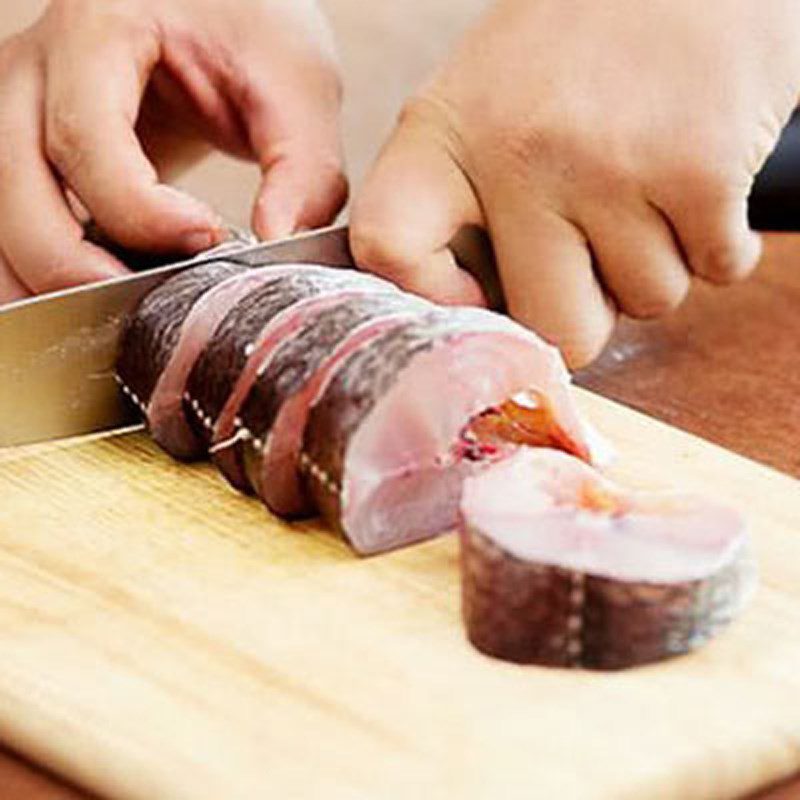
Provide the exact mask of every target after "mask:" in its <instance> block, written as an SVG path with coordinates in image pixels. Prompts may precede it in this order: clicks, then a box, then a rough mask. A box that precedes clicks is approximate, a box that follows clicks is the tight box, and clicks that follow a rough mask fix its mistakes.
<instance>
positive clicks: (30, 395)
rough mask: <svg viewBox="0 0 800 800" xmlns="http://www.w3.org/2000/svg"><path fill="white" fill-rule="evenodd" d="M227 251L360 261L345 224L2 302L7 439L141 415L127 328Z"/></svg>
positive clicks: (23, 440) (268, 258) (256, 263)
mask: <svg viewBox="0 0 800 800" xmlns="http://www.w3.org/2000/svg"><path fill="white" fill-rule="evenodd" d="M218 259H225V260H226V261H235V262H237V263H240V264H244V265H247V266H251V267H268V266H269V265H270V264H276V263H291V262H298V263H317V264H326V265H329V266H334V267H352V266H353V260H352V258H351V256H350V250H349V247H348V244H347V229H346V228H345V227H344V226H338V227H333V228H325V229H322V230H318V231H313V232H311V233H307V234H301V235H299V236H296V237H293V238H291V239H285V240H282V241H278V242H269V243H265V244H256V245H247V246H241V245H240V246H238V247H235V248H232V249H229V250H226V251H224V252H217V251H213V252H210V253H208V254H202V255H200V256H199V257H197V258H193V259H189V260H184V261H181V262H179V263H175V264H169V265H167V266H164V267H159V268H156V269H151V270H148V271H146V272H140V273H137V274H135V275H130V276H125V277H122V278H117V279H114V280H111V281H108V282H104V283H102V284H95V285H93V286H88V287H78V288H75V289H68V290H66V291H63V292H58V293H55V294H50V295H44V296H41V297H35V298H31V299H27V300H22V301H20V302H17V303H13V304H11V305H8V306H6V307H4V308H0V447H11V446H14V445H19V444H30V443H33V442H40V441H45V440H48V439H57V438H62V437H67V436H77V435H80V434H85V433H92V432H95V431H102V430H106V429H108V428H114V427H119V426H122V425H126V424H129V423H132V422H134V421H135V420H134V418H133V416H132V415H131V413H130V410H129V409H128V408H127V407H126V405H125V404H123V403H122V402H121V400H120V397H119V391H118V387H117V385H116V382H115V381H114V378H113V370H114V362H115V360H116V357H117V346H118V342H119V335H120V332H121V330H122V326H123V324H124V321H125V317H126V315H127V314H129V313H130V312H131V311H132V310H133V308H134V307H135V306H136V304H137V303H138V302H139V300H140V299H141V298H142V297H143V296H144V295H145V294H146V293H147V292H148V291H150V290H151V289H152V288H153V287H154V286H156V285H157V284H158V283H160V282H161V281H163V280H165V279H166V278H168V277H170V276H171V275H174V274H175V273H177V272H179V271H180V270H183V269H186V268H188V267H190V266H197V265H199V264H203V263H207V262H209V261H215V260H218Z"/></svg>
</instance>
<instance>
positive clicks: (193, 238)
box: [183, 231, 218, 253]
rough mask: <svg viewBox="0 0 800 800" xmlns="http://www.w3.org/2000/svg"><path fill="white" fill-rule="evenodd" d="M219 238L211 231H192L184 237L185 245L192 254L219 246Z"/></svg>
mask: <svg viewBox="0 0 800 800" xmlns="http://www.w3.org/2000/svg"><path fill="white" fill-rule="evenodd" d="M217 241H218V237H217V236H215V235H214V234H213V233H212V232H211V231H192V232H191V233H188V234H186V236H184V237H183V245H184V247H185V248H186V250H187V251H188V252H190V253H199V252H201V251H203V250H210V249H211V248H212V247H214V245H215V244H217Z"/></svg>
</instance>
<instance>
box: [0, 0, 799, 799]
mask: <svg viewBox="0 0 800 800" xmlns="http://www.w3.org/2000/svg"><path fill="white" fill-rule="evenodd" d="M483 2H484V0H437V2H435V3H430V2H425V0H409V2H406V3H402V4H393V3H383V4H373V5H372V6H370V17H369V18H366V15H365V14H364V11H363V5H362V4H361V3H360V2H358V0H327V5H328V7H329V10H330V13H331V15H332V18H333V22H334V27H335V28H336V30H337V33H338V35H339V38H340V40H341V42H342V50H343V54H344V67H345V73H346V83H347V86H348V88H349V92H350V98H351V100H350V102H349V103H348V105H347V107H346V113H345V127H346V139H347V144H348V146H349V151H350V155H351V159H350V163H351V172H352V174H353V175H354V176H355V178H356V179H358V178H359V177H360V176H361V175H362V174H363V171H364V169H365V167H366V165H367V163H368V162H369V160H370V158H371V156H372V154H373V153H374V151H375V148H376V147H377V145H378V142H379V141H380V139H381V136H382V133H383V131H385V129H386V128H387V125H388V123H389V120H390V119H391V117H392V116H393V114H394V113H395V110H396V108H397V106H398V104H399V102H400V100H401V98H402V96H403V95H404V94H405V93H406V92H407V91H408V89H409V87H411V86H413V85H415V84H417V83H418V82H419V80H420V79H421V77H422V76H423V75H424V74H425V73H426V72H427V70H428V69H429V67H430V65H431V64H432V63H433V62H434V61H435V60H436V58H437V57H438V55H439V53H440V52H441V51H442V50H443V49H444V48H445V46H446V44H447V42H448V41H449V40H450V39H451V38H452V37H453V36H454V34H455V33H456V32H457V30H458V29H459V28H460V27H461V26H462V25H463V24H464V22H465V21H466V20H468V19H469V18H470V16H472V15H473V14H474V13H475V12H476V11H477V10H478V9H479V8H480V6H481V5H482V4H483ZM42 5H43V0H38V2H37V1H36V0H32V1H31V2H29V3H25V4H10V3H7V4H4V5H3V6H0V35H1V34H2V33H4V32H5V31H10V30H12V29H14V28H17V27H19V26H20V25H21V24H23V23H25V22H26V21H27V20H28V19H32V18H33V17H35V15H36V13H37V12H38V9H39V8H40V7H41V6H42ZM410 5H413V8H412V7H410ZM185 183H186V185H187V186H188V188H190V189H191V190H192V191H195V192H197V193H199V194H201V195H205V196H206V197H209V198H210V199H211V200H212V201H213V202H214V203H215V205H216V206H217V207H218V208H219V209H221V210H222V211H223V213H225V214H226V215H227V216H228V217H229V218H231V219H233V220H237V221H239V222H240V223H242V222H244V221H245V220H246V219H247V205H248V203H249V194H250V193H249V189H250V187H252V186H254V184H255V178H254V176H253V174H252V173H251V172H247V171H245V170H244V169H243V167H242V166H241V165H235V164H232V163H230V162H222V161H219V160H217V161H214V162H212V163H210V164H208V165H206V166H204V167H203V168H202V169H201V170H199V171H197V172H196V173H194V174H193V175H192V176H190V177H189V178H188V179H187V180H186V181H185ZM799 368H800V237H787V236H782V237H778V236H775V237H770V240H769V242H768V247H767V251H766V254H765V258H764V260H763V264H762V266H761V268H760V270H759V273H758V275H757V277H756V278H755V279H753V280H752V281H750V282H749V283H746V284H744V285H741V286H738V287H734V288H731V289H727V290H724V291H712V290H710V289H709V288H708V287H705V286H698V287H697V290H696V291H695V292H694V294H693V296H692V297H691V299H690V301H689V302H687V304H686V305H685V306H684V308H682V309H681V310H680V311H679V312H678V313H677V314H675V315H674V316H673V317H671V318H670V319H668V320H666V321H665V322H663V323H653V324H632V323H623V325H622V326H621V327H620V330H619V334H618V336H617V337H616V339H615V341H614V343H613V344H612V346H611V347H610V348H609V349H608V351H607V352H606V354H605V355H604V356H603V357H602V358H601V359H600V360H599V361H598V363H597V364H596V365H594V366H593V367H592V368H591V369H588V370H586V371H585V372H583V373H582V374H581V375H580V376H579V382H580V383H581V384H583V385H584V386H587V387H589V388H591V389H593V390H595V391H597V392H599V393H601V394H604V395H607V396H608V397H611V398H614V399H616V400H619V401H621V402H623V403H626V404H629V405H631V406H633V407H635V408H638V409H640V410H642V411H644V412H646V413H648V414H651V415H653V416H655V417H658V418H660V419H663V420H665V421H667V422H669V423H670V424H672V425H675V426H677V427H681V428H685V429H687V430H689V431H692V432H693V433H696V434H698V435H700V436H703V437H705V438H707V439H710V440H712V441H715V442H717V443H719V444H721V445H723V446H725V447H727V448H729V449H731V450H734V451H736V452H739V453H742V454H744V455H747V456H749V457H750V458H753V459H756V460H758V461H762V462H765V463H767V464H770V465H772V466H774V467H776V468H778V469H780V470H782V471H784V472H787V473H790V474H792V475H795V476H798V477H800V369H799ZM0 738H1V732H0ZM797 796H800V780H798V781H797V782H796V783H793V784H791V785H788V786H786V787H783V788H782V789H776V790H775V791H772V792H769V793H767V794H765V795H763V796H762V800H790V798H792V797H797ZM0 797H2V798H4V800H6V798H7V799H8V800H78V799H79V798H83V800H87V798H88V797H89V795H87V794H85V793H83V792H81V791H80V790H78V789H74V788H71V787H69V786H66V785H65V784H63V783H62V782H60V781H59V780H58V778H57V777H55V776H52V775H49V774H46V773H44V772H42V771H40V770H39V769H38V768H37V767H35V766H34V765H31V764H29V763H27V762H26V761H24V760H23V759H22V758H20V757H18V756H16V755H14V754H12V753H10V752H8V751H5V750H3V749H2V747H1V746H0Z"/></svg>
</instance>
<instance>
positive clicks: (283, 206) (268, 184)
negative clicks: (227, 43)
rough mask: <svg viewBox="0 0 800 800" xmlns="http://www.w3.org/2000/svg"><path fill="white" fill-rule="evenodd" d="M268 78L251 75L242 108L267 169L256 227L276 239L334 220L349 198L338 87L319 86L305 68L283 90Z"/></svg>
mask: <svg viewBox="0 0 800 800" xmlns="http://www.w3.org/2000/svg"><path fill="white" fill-rule="evenodd" d="M265 74H266V75H269V72H268V71H266V69H265ZM263 80H264V78H263V76H254V77H253V78H252V79H251V86H250V91H249V95H248V99H247V102H246V103H245V104H244V108H243V115H244V118H245V124H246V125H247V127H248V132H249V135H250V141H251V146H252V148H253V151H254V155H255V158H256V159H257V161H258V162H259V164H260V165H261V170H262V173H263V177H262V181H261V186H260V187H259V190H258V194H257V196H256V201H255V204H254V206H253V218H252V226H253V230H254V231H255V232H256V234H257V235H258V236H259V237H261V238H262V239H277V238H281V237H285V236H289V235H290V234H292V233H295V232H296V231H298V230H303V229H307V228H317V227H320V226H322V225H327V224H328V223H330V222H332V221H333V220H334V219H335V217H336V215H337V214H338V213H339V211H341V209H342V207H343V206H344V204H345V202H346V201H347V179H346V178H345V175H344V167H343V164H342V151H341V144H340V139H339V100H338V86H334V87H331V88H328V89H327V90H326V89H323V88H321V87H319V86H316V85H315V83H317V82H314V81H310V80H309V77H308V75H306V74H304V73H303V72H302V71H301V70H298V71H296V72H295V73H294V74H293V75H292V76H291V78H289V79H287V82H286V84H285V85H284V87H283V89H282V91H276V90H275V89H274V87H272V86H270V85H268V84H265V83H263Z"/></svg>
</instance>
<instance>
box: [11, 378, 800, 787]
mask: <svg viewBox="0 0 800 800" xmlns="http://www.w3.org/2000/svg"><path fill="white" fill-rule="evenodd" d="M579 400H580V402H581V404H582V406H584V408H585V410H586V412H587V414H588V415H589V416H590V417H591V418H592V419H593V420H594V421H595V422H596V424H597V425H598V427H599V428H600V429H601V430H602V431H603V432H604V433H606V434H607V435H608V436H609V437H610V438H611V439H612V440H614V442H615V443H616V444H617V446H618V449H619V455H620V458H619V462H618V466H616V467H615V468H614V469H613V470H612V472H613V473H615V475H616V476H617V477H619V478H621V479H623V480H626V481H627V482H628V483H630V484H635V485H637V486H658V485H676V484H677V485H678V486H684V487H691V488H697V489H703V490H704V491H707V492H710V493H712V494H716V495H718V496H720V497H722V498H725V499H727V500H729V501H731V502H734V503H736V504H738V505H739V506H741V507H742V508H743V509H745V510H746V511H747V512H748V513H749V515H750V517H751V519H752V525H753V533H754V537H755V541H756V551H757V556H758V559H759V563H760V567H761V570H762V585H761V588H760V590H759V593H758V595H757V597H756V600H755V601H754V604H753V605H752V606H751V608H750V609H749V611H748V613H747V614H746V615H745V616H744V617H743V618H742V620H741V621H740V622H739V623H737V624H736V625H735V626H734V627H733V628H732V629H730V631H729V632H728V633H726V634H725V635H724V636H722V637H721V638H720V639H718V640H717V641H715V642H714V643H713V644H712V645H711V646H709V647H708V648H707V649H705V650H703V651H702V652H700V653H698V654H695V655H692V656H689V657H684V658H680V659H677V660H674V661H672V662H669V663H664V664H661V665H656V666H652V667H647V668H642V669H637V670H633V671H628V672H624V673H615V674H589V673H580V672H574V671H567V670H564V671H560V670H546V669H540V668H532V667H528V668H525V667H517V666H512V665H508V664H503V663H499V662H495V661H492V660H490V659H487V658H485V657H484V656H481V655H479V654H478V653H477V652H475V651H474V650H473V649H472V648H471V647H470V646H469V645H468V644H467V643H466V641H465V639H464V636H463V633H462V629H461V624H460V619H459V597H458V573H457V564H456V553H457V548H456V542H455V540H454V537H444V538H442V539H439V540H437V541H434V542H430V543H427V544H423V545H421V546H416V547H412V548H409V549H406V550H402V551H399V552H395V553H393V554H390V555H386V556H380V557H375V558H371V559H366V560H362V559H358V558H356V557H355V556H353V555H352V554H351V553H350V552H349V551H348V549H347V548H346V547H345V546H344V545H343V544H342V543H341V542H340V541H338V540H337V539H336V538H334V537H333V536H332V535H330V534H329V533H327V532H326V531H324V530H322V529H321V528H320V527H319V526H318V525H317V524H306V525H297V526H294V527H289V526H286V525H283V524H280V523H278V522H277V521H275V520H273V519H271V518H270V517H269V516H268V515H267V514H266V512H265V511H264V510H263V508H262V507H261V506H259V505H258V504H257V503H256V502H254V501H252V500H249V499H246V498H244V497H241V496H238V495H236V494H234V493H233V492H232V491H231V490H229V489H228V488H227V486H226V485H225V484H224V483H223V482H222V480H221V479H219V478H218V477H217V476H216V474H215V473H214V471H213V470H212V469H211V468H210V467H209V466H207V465H199V466H191V467H186V466H182V465H178V464H175V463H173V462H172V461H171V460H170V459H169V458H167V457H166V456H164V455H162V454H161V452H160V451H158V450H157V449H156V448H155V447H154V446H153V445H152V444H151V443H150V442H149V440H148V439H147V438H146V437H145V436H144V435H142V434H140V433H128V434H125V435H117V436H112V437H106V438H99V439H95V440H91V441H87V440H84V441H78V442H69V443H63V444H51V445H45V446H40V447H34V448H28V449H26V450H12V451H5V452H3V451H0V504H1V506H0V738H2V739H3V740H6V741H8V742H10V743H13V744H14V745H16V746H17V747H19V748H20V749H21V750H22V751H24V752H26V753H29V754H30V755H31V756H32V757H34V758H35V759H38V760H40V761H43V762H45V763H47V764H49V765H51V766H52V767H53V768H54V769H55V770H57V771H58V772H60V773H62V774H65V775H67V776H69V777H71V778H72V779H74V780H76V781H78V782H80V783H82V784H84V785H86V786H87V787H90V788H92V789H94V790H95V791H97V792H99V793H101V794H104V795H109V796H113V797H120V798H142V800H153V798H158V800H180V799H182V798H187V799H189V798H191V799H192V800H194V799H195V798H197V799H200V798H203V799H205V798H209V800H212V799H213V800H217V799H218V798H220V799H221V798H225V800H238V799H239V798H248V799H249V798H267V797H276V798H282V799H283V798H303V800H306V799H308V798H325V800H335V799H337V798H370V800H373V799H374V800H378V799H379V800H387V799H388V798H404V799H405V798H410V797H422V798H425V799H426V800H434V799H437V800H438V798H448V800H449V799H450V798H459V799H461V798H487V800H488V799H489V798H491V799H492V800H509V799H510V798H526V799H530V798H547V800H550V798H615V800H616V798H636V799H637V800H639V799H640V798H648V800H649V799H650V798H680V800H686V799H687V798H733V797H738V796H740V795H742V794H743V793H745V792H747V791H751V790H755V789H756V788H758V787H760V786H763V785H764V784H766V783H768V782H770V781H773V780H776V779H778V778H781V777H783V776H785V775H787V774H789V773H790V772H792V771H794V770H797V769H798V768H800V483H798V482H797V481H794V480H792V479H790V478H788V477H785V476H782V475H780V474H778V473H776V472H773V471H770V470H769V469H767V468H765V467H761V466H758V465H756V464H753V463H751V462H749V461H746V460H744V459H742V458H739V457H737V456H734V455H732V454H730V453H728V452H726V451H724V450H721V449H719V448H716V447H714V446H712V445H710V444H707V443H705V442H703V441H701V440H699V439H696V438H693V437H691V436H688V435H686V434H683V433H681V432H679V431H676V430H674V429H672V428H669V427H667V426H665V425H663V424H660V423H657V422H655V421H653V420H650V419H648V418H645V417H643V416H641V415H638V414H636V413H634V412H632V411H630V410H628V409H625V408H623V407H621V406H618V405H615V404H613V403H610V402H608V401H605V400H601V399H599V398H597V397H594V396H592V395H588V394H585V393H579Z"/></svg>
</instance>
